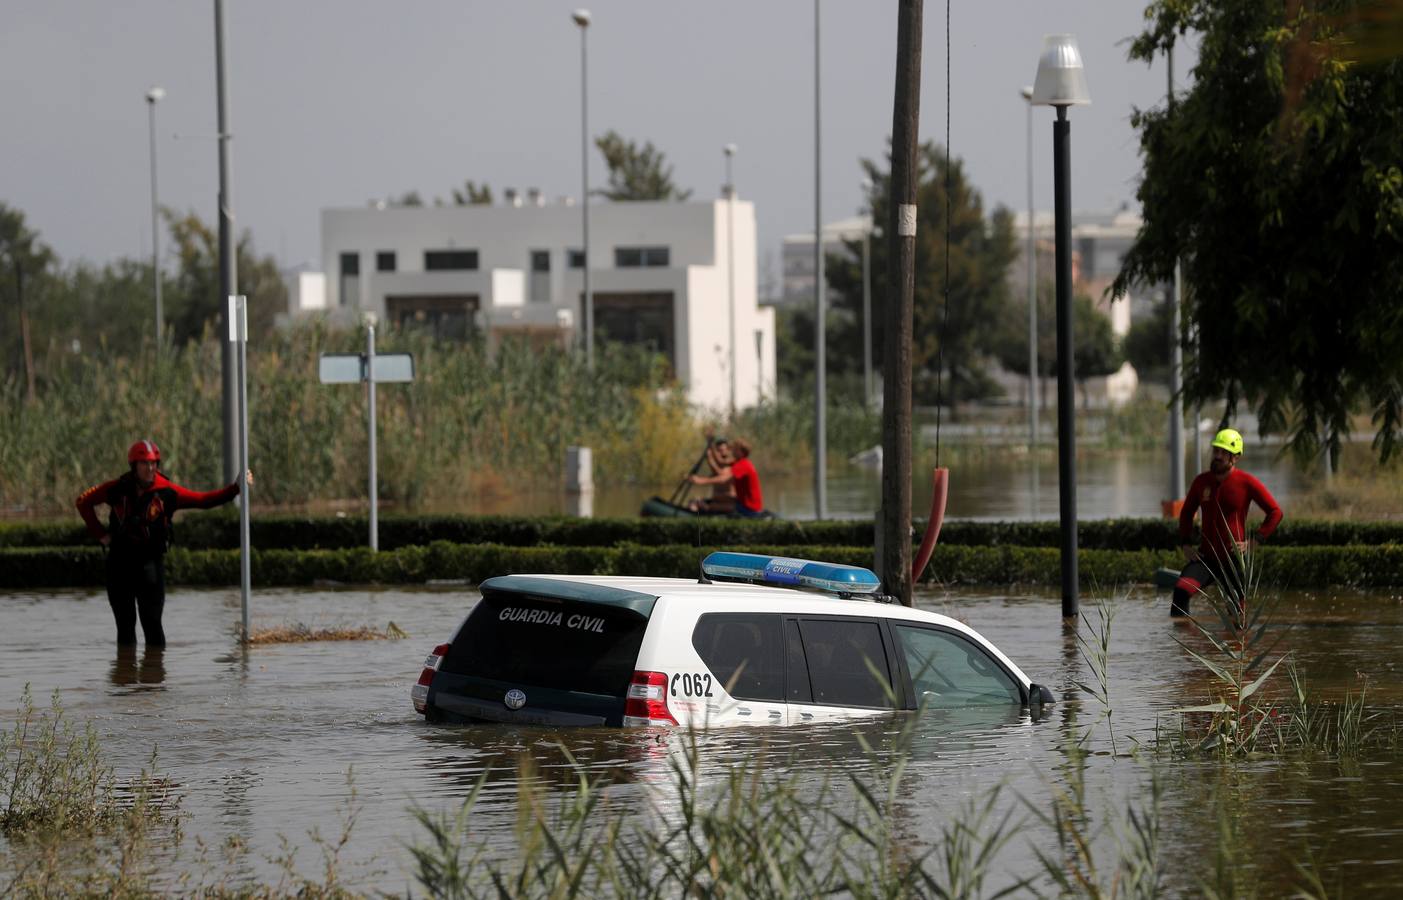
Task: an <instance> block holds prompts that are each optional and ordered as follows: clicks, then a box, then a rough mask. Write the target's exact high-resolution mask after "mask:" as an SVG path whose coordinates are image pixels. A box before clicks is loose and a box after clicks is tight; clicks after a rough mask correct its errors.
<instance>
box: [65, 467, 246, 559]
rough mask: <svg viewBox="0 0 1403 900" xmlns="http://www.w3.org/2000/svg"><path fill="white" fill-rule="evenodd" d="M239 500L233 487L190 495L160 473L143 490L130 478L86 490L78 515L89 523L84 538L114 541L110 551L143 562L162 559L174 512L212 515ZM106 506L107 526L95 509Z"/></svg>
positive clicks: (129, 474)
mask: <svg viewBox="0 0 1403 900" xmlns="http://www.w3.org/2000/svg"><path fill="white" fill-rule="evenodd" d="M238 495H239V483H238V482H237V481H235V482H233V483H231V484H227V485H225V486H224V487H222V488H219V489H218V490H214V491H192V490H189V489H187V488H183V487H181V486H180V485H178V484H176V483H175V482H173V481H170V480H169V479H167V478H166V476H164V475H162V474H161V473H160V472H157V473H156V477H155V479H154V480H153V481H152V482H151V484H150V485H147V486H143V485H142V484H141V483H140V482H138V481H137V480H136V476H135V475H133V474H131V473H128V474H126V475H123V476H122V477H120V478H114V479H113V480H111V481H105V482H103V483H102V484H99V485H96V486H95V487H90V488H88V489H87V490H86V491H84V492H83V493H82V494H80V495H79V497H78V500H77V503H76V504H75V505H76V506H77V507H78V514H79V515H81V516H82V517H83V521H84V522H86V523H87V526H88V533H89V534H91V535H92V536H93V537H94V538H96V539H98V540H101V539H102V538H103V537H104V536H105V535H109V534H110V535H111V536H112V542H111V547H112V549H113V550H114V551H118V552H122V553H127V554H136V555H142V556H160V555H161V554H162V553H164V552H165V549H166V544H167V543H168V542H169V540H170V526H171V519H172V517H174V516H175V513H176V511H177V510H181V509H210V508H212V507H215V506H220V505H222V504H225V503H228V502H229V501H230V500H233V499H234V498H235V497H237V496H238ZM99 504H106V505H107V507H108V517H107V519H108V524H107V527H106V528H103V527H102V524H101V523H100V522H98V518H97V513H96V512H95V511H94V510H93V507H94V506H97V505H99Z"/></svg>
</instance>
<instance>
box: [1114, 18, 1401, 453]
mask: <svg viewBox="0 0 1403 900" xmlns="http://www.w3.org/2000/svg"><path fill="white" fill-rule="evenodd" d="M1146 21H1147V26H1146V28H1145V31H1144V32H1143V33H1142V34H1141V35H1139V36H1138V37H1137V38H1136V39H1135V41H1134V42H1133V44H1132V45H1131V50H1130V57H1131V58H1132V59H1137V60H1143V61H1146V62H1148V61H1150V60H1151V59H1153V58H1154V57H1156V56H1158V55H1160V54H1162V53H1164V52H1165V50H1167V49H1168V48H1170V47H1171V46H1173V44H1174V43H1175V41H1176V40H1177V39H1178V38H1179V37H1180V36H1181V35H1183V34H1186V33H1188V32H1194V33H1195V34H1196V35H1197V36H1198V41H1199V61H1198V64H1197V66H1196V67H1195V68H1194V72H1193V86H1192V88H1191V89H1190V90H1189V91H1188V92H1187V93H1186V94H1184V95H1183V96H1182V97H1181V99H1180V101H1179V102H1178V103H1176V104H1175V105H1174V106H1173V107H1168V106H1160V107H1157V108H1155V109H1150V110H1140V111H1137V112H1136V113H1135V114H1134V115H1133V117H1132V122H1133V123H1134V125H1135V127H1136V128H1137V129H1138V130H1139V132H1140V143H1141V151H1142V154H1143V156H1144V177H1143V180H1142V182H1141V185H1140V188H1139V192H1138V193H1139V199H1140V203H1141V206H1142V208H1143V211H1144V217H1145V223H1144V226H1143V228H1142V229H1141V231H1140V234H1139V236H1138V237H1137V239H1136V241H1135V243H1134V245H1133V246H1132V248H1131V250H1130V252H1129V254H1128V255H1127V256H1126V259H1125V261H1124V265H1123V268H1122V270H1121V273H1120V275H1119V277H1118V278H1117V280H1116V283H1115V285H1114V287H1113V289H1114V290H1116V291H1124V290H1126V289H1127V288H1128V287H1129V286H1130V285H1132V284H1135V283H1155V282H1164V281H1167V280H1169V278H1170V273H1171V270H1172V268H1173V265H1174V260H1175V257H1176V256H1179V257H1182V259H1183V273H1184V283H1185V285H1186V288H1187V290H1186V291H1185V294H1186V296H1187V297H1188V298H1189V299H1188V302H1187V304H1186V308H1185V314H1186V315H1187V316H1188V317H1189V319H1190V320H1191V321H1192V322H1193V323H1195V324H1196V325H1197V329H1198V334H1199V353H1200V356H1199V360H1198V365H1197V366H1195V367H1193V368H1192V369H1190V370H1189V371H1188V372H1187V374H1186V379H1185V385H1184V393H1185V395H1186V396H1187V398H1188V399H1190V400H1195V399H1199V400H1204V399H1211V398H1215V397H1219V396H1225V397H1226V398H1227V400H1228V416H1231V414H1232V410H1233V408H1234V407H1235V406H1236V404H1237V403H1238V402H1239V401H1240V400H1246V401H1247V402H1249V403H1251V404H1252V405H1253V406H1254V407H1255V409H1256V411H1257V414H1258V416H1259V418H1260V421H1261V423H1262V427H1263V429H1264V430H1267V431H1274V432H1283V433H1286V434H1288V435H1289V439H1290V446H1291V447H1292V448H1293V449H1294V450H1295V451H1297V452H1298V454H1300V455H1302V456H1311V455H1313V454H1315V453H1316V452H1318V450H1319V448H1320V446H1321V444H1322V442H1323V443H1324V444H1325V445H1326V446H1327V447H1328V448H1329V451H1330V453H1331V454H1332V456H1335V457H1338V454H1339V449H1340V443H1341V440H1342V439H1343V438H1344V437H1345V436H1346V435H1347V434H1349V431H1350V415H1351V413H1352V412H1354V411H1356V410H1359V409H1364V408H1367V409H1368V410H1369V411H1370V412H1371V413H1372V416H1373V425H1374V428H1375V437H1374V446H1375V448H1376V450H1377V452H1378V453H1379V456H1380V457H1381V458H1382V459H1385V460H1386V459H1388V458H1389V457H1390V456H1391V455H1392V454H1393V453H1394V452H1395V451H1396V450H1397V449H1398V441H1399V438H1400V431H1401V429H1403V307H1401V306H1400V304H1399V298H1400V297H1403V168H1400V163H1399V159H1400V154H1399V136H1400V135H1403V55H1400V51H1401V50H1403V46H1400V41H1399V39H1398V34H1399V33H1400V31H1399V29H1400V28H1403V4H1399V3H1397V2H1393V3H1389V4H1384V5H1380V4H1375V3H1368V2H1364V0H1154V2H1152V3H1151V4H1150V5H1149V8H1148V9H1147V10H1146ZM1390 30H1391V34H1392V36H1391V37H1390Z"/></svg>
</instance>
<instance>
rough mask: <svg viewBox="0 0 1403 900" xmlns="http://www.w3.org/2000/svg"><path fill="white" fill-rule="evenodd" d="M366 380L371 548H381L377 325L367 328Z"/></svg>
mask: <svg viewBox="0 0 1403 900" xmlns="http://www.w3.org/2000/svg"><path fill="white" fill-rule="evenodd" d="M365 380H366V384H367V388H368V391H369V393H368V394H367V395H366V396H367V397H368V398H369V399H368V401H367V402H366V418H368V419H369V420H370V549H371V550H377V551H378V550H379V549H380V522H379V519H378V516H377V513H378V509H379V506H378V502H377V501H378V500H379V497H380V485H379V484H378V479H377V477H376V465H377V460H376V458H375V326H374V325H367V326H366V329H365Z"/></svg>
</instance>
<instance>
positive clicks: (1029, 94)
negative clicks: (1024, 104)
mask: <svg viewBox="0 0 1403 900" xmlns="http://www.w3.org/2000/svg"><path fill="white" fill-rule="evenodd" d="M1019 93H1020V94H1022V95H1023V99H1024V100H1032V99H1033V86H1032V85H1031V84H1025V85H1023V90H1021V91H1019Z"/></svg>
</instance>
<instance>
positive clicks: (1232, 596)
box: [1169, 556, 1242, 616]
mask: <svg viewBox="0 0 1403 900" xmlns="http://www.w3.org/2000/svg"><path fill="white" fill-rule="evenodd" d="M1214 584H1218V585H1219V587H1218V590H1219V592H1221V593H1222V595H1223V599H1224V600H1226V601H1227V603H1228V605H1229V606H1230V607H1231V608H1232V609H1234V610H1238V609H1241V606H1240V604H1239V598H1238V595H1239V594H1240V593H1241V585H1242V574H1241V572H1240V571H1239V568H1238V565H1237V563H1235V562H1233V561H1232V560H1220V559H1217V558H1215V557H1209V556H1199V557H1198V559H1195V560H1194V561H1193V562H1191V563H1189V564H1188V565H1186V566H1184V568H1183V570H1182V571H1180V572H1179V580H1178V581H1177V582H1175V584H1174V601H1173V603H1172V604H1171V605H1170V607H1169V614H1170V615H1171V616H1187V615H1188V614H1189V600H1190V599H1192V598H1193V595H1194V594H1198V593H1203V592H1206V591H1207V590H1208V588H1210V587H1212V586H1213V585H1214Z"/></svg>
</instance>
